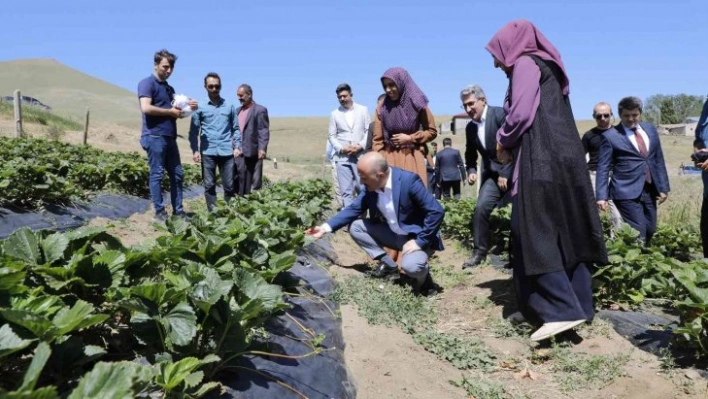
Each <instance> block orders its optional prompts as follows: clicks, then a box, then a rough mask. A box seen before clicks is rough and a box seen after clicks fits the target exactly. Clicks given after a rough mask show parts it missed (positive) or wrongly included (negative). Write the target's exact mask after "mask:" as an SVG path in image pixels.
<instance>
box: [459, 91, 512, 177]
mask: <svg viewBox="0 0 708 399" xmlns="http://www.w3.org/2000/svg"><path fill="white" fill-rule="evenodd" d="M505 119H506V114H505V113H504V108H502V107H492V106H490V105H488V106H487V115H486V118H485V122H484V137H485V141H484V147H483V146H482V143H480V142H479V136H478V135H477V129H478V126H477V124H476V123H474V122H469V123H468V124H467V127H466V128H465V135H466V137H467V147H466V149H465V162H466V163H467V174H468V175H469V174H472V173H477V158H478V155H477V154H478V153H479V154H481V155H482V164H483V165H484V171H483V173H482V176H481V179H480V184H481V183H484V181H485V180H487V179H489V178H493V179H494V180H496V179H497V177H499V176H502V177H505V178H507V179H511V175H512V173H513V171H514V166H513V164H506V165H502V164H501V163H499V162H498V161H497V130H499V128H500V127H501V126H502V125H503V124H504V120H505Z"/></svg>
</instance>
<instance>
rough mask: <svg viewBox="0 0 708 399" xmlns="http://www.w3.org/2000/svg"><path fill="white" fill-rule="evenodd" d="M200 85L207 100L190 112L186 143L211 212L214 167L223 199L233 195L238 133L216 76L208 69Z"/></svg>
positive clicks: (239, 147)
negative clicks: (200, 176)
mask: <svg viewBox="0 0 708 399" xmlns="http://www.w3.org/2000/svg"><path fill="white" fill-rule="evenodd" d="M204 88H205V89H206V91H207V94H208V95H209V101H208V102H207V104H204V105H203V106H201V107H199V109H198V110H197V111H195V112H194V113H193V114H192V123H191V126H190V128H189V144H190V146H191V148H192V154H193V156H192V159H193V160H194V162H196V163H201V164H202V178H203V180H204V197H205V199H206V204H207V209H208V210H209V211H211V210H212V209H213V208H214V205H216V168H217V167H218V168H219V173H220V174H221V185H222V187H223V188H224V200H225V201H226V202H228V201H230V200H231V198H233V196H234V194H235V191H236V190H235V187H234V166H235V163H234V158H236V157H238V156H239V155H241V132H240V131H239V126H238V117H237V116H236V108H235V107H234V106H233V105H231V104H229V103H227V102H226V100H224V99H223V98H221V95H220V92H221V78H220V77H219V75H218V74H216V73H214V72H209V73H208V74H207V75H206V77H205V78H204Z"/></svg>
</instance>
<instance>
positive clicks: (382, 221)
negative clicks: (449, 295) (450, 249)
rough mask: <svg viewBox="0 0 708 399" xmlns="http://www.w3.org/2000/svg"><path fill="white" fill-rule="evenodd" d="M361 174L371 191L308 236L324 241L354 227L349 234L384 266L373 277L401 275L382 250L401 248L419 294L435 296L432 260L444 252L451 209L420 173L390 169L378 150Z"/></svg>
mask: <svg viewBox="0 0 708 399" xmlns="http://www.w3.org/2000/svg"><path fill="white" fill-rule="evenodd" d="M357 170H358V172H359V178H360V179H361V183H362V184H363V185H364V186H365V187H366V190H362V191H361V194H359V196H358V197H357V198H356V200H355V201H354V202H353V203H351V204H350V205H349V206H347V207H346V208H344V209H342V210H341V211H340V212H339V213H338V214H336V215H335V216H333V217H332V218H331V219H330V220H329V221H327V223H324V224H322V225H320V226H317V227H313V228H310V229H308V230H307V231H306V234H308V235H311V236H313V237H315V238H321V237H322V236H323V235H324V234H325V233H329V232H333V231H337V230H338V229H341V228H342V227H345V226H348V225H350V224H351V225H350V226H349V234H350V235H351V236H352V238H353V239H354V241H355V242H356V243H357V244H358V245H359V246H360V247H361V248H362V249H363V250H364V251H365V252H366V253H367V254H368V255H369V256H370V257H371V258H372V259H374V260H377V261H378V262H379V265H378V266H377V268H376V269H375V270H374V271H373V272H372V273H371V274H370V276H372V277H376V278H384V277H387V276H390V275H393V274H395V273H397V272H398V267H397V265H396V263H395V262H394V261H393V259H391V257H390V256H388V255H387V254H386V251H384V250H383V248H382V247H384V246H385V247H388V248H392V249H396V250H399V251H401V252H402V255H403V257H402V260H401V269H402V271H403V273H405V275H406V276H408V277H409V278H410V279H411V280H412V281H411V285H412V287H413V292H414V293H416V294H418V293H421V294H429V292H430V290H435V289H436V287H435V284H434V283H433V281H432V278H431V277H430V270H429V268H428V258H429V256H430V255H431V254H432V253H433V252H434V251H442V250H443V243H442V240H441V238H440V234H439V229H440V224H441V223H442V221H443V217H444V216H445V210H444V209H443V208H442V206H440V204H439V203H438V201H436V200H435V198H434V197H433V195H432V194H431V193H430V192H429V191H428V190H427V189H426V188H425V186H424V185H423V182H422V181H421V180H420V178H419V177H418V175H416V174H415V173H411V172H407V171H404V170H401V169H398V168H393V167H389V166H388V163H387V162H386V159H385V158H384V157H383V156H382V155H381V154H379V153H378V152H369V153H366V154H365V155H363V156H362V157H361V158H360V159H359V162H358V163H357ZM366 211H369V217H368V218H365V216H366Z"/></svg>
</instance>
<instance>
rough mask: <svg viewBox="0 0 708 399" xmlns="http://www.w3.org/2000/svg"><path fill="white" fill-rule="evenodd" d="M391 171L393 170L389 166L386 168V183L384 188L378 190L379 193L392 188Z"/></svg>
mask: <svg viewBox="0 0 708 399" xmlns="http://www.w3.org/2000/svg"><path fill="white" fill-rule="evenodd" d="M391 172H393V171H392V170H391V168H388V180H386V185H385V186H384V188H382V189H381V190H378V192H379V193H384V192H386V190H393V180H392V177H393V173H391Z"/></svg>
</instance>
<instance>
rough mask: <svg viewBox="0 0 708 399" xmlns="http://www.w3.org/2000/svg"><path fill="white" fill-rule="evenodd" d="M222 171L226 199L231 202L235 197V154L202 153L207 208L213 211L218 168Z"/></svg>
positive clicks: (222, 184) (222, 183)
mask: <svg viewBox="0 0 708 399" xmlns="http://www.w3.org/2000/svg"><path fill="white" fill-rule="evenodd" d="M217 167H218V168H219V173H221V186H222V187H223V189H224V200H225V201H226V202H229V201H230V200H231V198H233V197H234V156H233V155H224V156H221V155H202V178H203V179H204V198H205V199H206V204H207V209H208V210H209V211H211V210H212V209H213V208H214V205H216V168H217Z"/></svg>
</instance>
